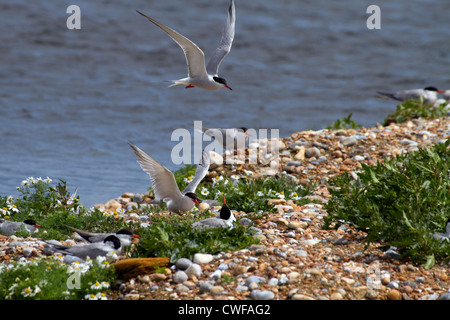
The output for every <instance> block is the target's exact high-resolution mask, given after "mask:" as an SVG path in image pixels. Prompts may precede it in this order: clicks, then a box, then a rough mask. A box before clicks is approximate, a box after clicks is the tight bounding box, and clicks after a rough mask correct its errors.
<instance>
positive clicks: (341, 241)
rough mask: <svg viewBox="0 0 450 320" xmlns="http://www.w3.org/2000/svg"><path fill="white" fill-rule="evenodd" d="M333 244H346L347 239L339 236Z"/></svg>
mask: <svg viewBox="0 0 450 320" xmlns="http://www.w3.org/2000/svg"><path fill="white" fill-rule="evenodd" d="M333 244H334V245H346V244H348V240H346V239H344V238H339V239H337V240H336V241H335V242H334V243H333Z"/></svg>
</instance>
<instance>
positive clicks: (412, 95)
mask: <svg viewBox="0 0 450 320" xmlns="http://www.w3.org/2000/svg"><path fill="white" fill-rule="evenodd" d="M377 92H378V94H380V95H382V96H383V97H387V98H391V99H394V100H398V101H405V100H409V99H412V100H419V99H420V97H423V102H424V103H427V104H433V103H434V102H435V101H436V100H437V98H438V97H437V94H438V93H444V91H443V90H438V89H437V88H435V87H426V88H424V89H411V90H401V91H397V92H395V93H388V92H380V91H377Z"/></svg>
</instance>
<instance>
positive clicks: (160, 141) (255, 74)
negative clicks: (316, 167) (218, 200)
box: [0, 0, 450, 206]
mask: <svg viewBox="0 0 450 320" xmlns="http://www.w3.org/2000/svg"><path fill="white" fill-rule="evenodd" d="M71 4H77V5H78V6H79V7H80V8H81V30H68V29H67V27H66V19H67V18H68V16H69V14H67V13H66V8H67V7H68V6H69V5H71ZM371 4H377V5H379V6H380V8H381V29H380V30H369V29H368V28H367V27H366V20H367V18H368V17H369V14H367V13H366V9H367V7H368V6H369V5H371ZM227 7H228V1H225V0H220V1H219V0H216V1H211V0H189V1H186V0H170V1H153V0H151V1H143V0H133V1H118V0H113V1H104V0H103V1H95V3H94V2H93V1H87V0H85V1H77V2H76V3H72V2H70V1H61V0H47V1H39V2H38V1H25V0H3V1H2V2H1V4H0V30H2V31H1V33H0V43H1V45H0V57H1V58H0V59H1V60H0V61H1V63H0V146H1V158H0V160H1V161H0V195H14V196H17V195H18V194H17V191H16V187H17V186H19V185H20V182H21V181H22V180H23V179H25V178H27V177H29V176H33V177H47V176H49V177H50V178H52V179H53V180H54V181H57V179H58V178H61V179H64V180H66V181H67V182H68V185H69V188H70V189H71V190H74V189H75V188H76V187H78V193H79V195H80V198H81V202H82V204H83V205H85V206H92V205H93V204H95V203H101V202H106V201H107V200H109V199H112V198H115V197H117V196H119V195H121V194H122V193H123V192H127V191H130V192H144V191H145V190H146V188H147V187H148V186H149V185H150V182H149V179H148V176H147V175H146V174H145V173H144V172H142V171H141V169H140V167H139V166H138V164H137V163H136V161H135V158H134V154H133V152H132V151H131V149H130V148H129V146H128V144H127V142H128V141H131V142H133V143H135V144H137V145H138V146H140V147H141V148H142V149H143V150H144V151H146V152H148V153H149V154H150V155H152V156H153V157H154V158H156V159H157V160H159V161H160V162H161V163H163V164H164V165H166V166H167V167H168V168H170V169H171V170H175V169H177V168H179V166H175V165H174V164H173V163H172V162H171V159H170V153H171V150H172V148H173V147H174V146H175V145H176V144H177V143H178V142H177V141H171V134H172V131H173V130H175V129H177V128H186V129H188V130H190V131H191V132H193V122H194V120H202V121H203V125H204V126H209V127H235V126H239V127H241V126H245V127H249V128H255V129H260V128H267V129H271V128H278V129H280V136H282V137H283V136H288V135H290V134H291V133H292V132H295V131H300V130H307V129H321V128H324V127H326V126H328V125H330V124H331V123H332V122H333V121H334V120H336V119H338V118H342V117H346V116H348V114H349V113H352V114H353V117H352V118H353V119H354V120H355V121H356V122H358V123H361V124H363V125H365V126H372V125H374V124H375V123H376V122H381V121H383V119H384V117H385V116H386V115H387V113H389V112H391V111H393V110H394V109H395V106H396V103H395V102H392V101H387V100H381V99H377V98H375V92H376V91H377V90H380V91H382V90H384V91H396V90H400V89H407V88H408V89H409V88H421V87H425V86H429V85H433V86H437V87H439V88H443V89H450V73H449V72H448V70H449V69H450V59H449V58H450V57H449V54H450V41H449V39H450V20H449V15H448V12H450V2H449V1H444V0H427V1H419V0H408V1H406V0H404V1H376V2H375V1H361V0H347V1H325V0H318V1H299V0H284V1H269V0H255V1H242V0H236V13H237V22H236V23H237V24H236V36H235V40H234V44H233V48H232V51H231V53H230V54H229V55H228V57H227V58H226V59H225V60H224V62H223V63H222V65H221V72H220V75H221V76H223V77H224V78H226V79H227V81H228V83H229V85H230V86H231V87H232V88H233V91H229V90H226V89H222V90H218V91H212V92H210V91H205V90H201V89H198V88H195V89H185V88H183V87H174V88H167V86H168V84H169V82H167V81H166V80H171V79H179V78H182V77H185V76H186V73H187V70H186V64H185V59H184V56H183V53H182V51H181V49H180V48H179V47H178V46H177V45H176V44H175V43H174V42H173V41H172V40H171V39H170V38H169V37H168V36H167V35H166V34H165V33H163V32H162V31H161V30H160V29H158V28H157V27H156V26H154V25H152V24H151V23H150V22H149V21H147V20H146V19H144V18H143V17H141V16H140V15H138V14H137V13H136V11H135V10H136V9H138V10H140V11H143V12H145V13H147V14H148V15H150V16H152V17H154V18H156V19H158V20H160V21H161V22H163V23H165V24H167V25H169V26H170V27H172V28H174V29H175V30H177V31H179V32H180V33H182V34H184V35H185V36H187V37H189V38H190V39H192V40H193V41H194V42H196V43H197V44H198V45H199V46H200V47H201V48H202V49H204V51H205V54H206V58H207V59H208V57H209V56H210V54H211V52H212V51H213V50H214V49H215V47H216V45H217V43H218V41H219V38H220V35H221V31H222V26H223V23H224V20H225V17H226V12H227Z"/></svg>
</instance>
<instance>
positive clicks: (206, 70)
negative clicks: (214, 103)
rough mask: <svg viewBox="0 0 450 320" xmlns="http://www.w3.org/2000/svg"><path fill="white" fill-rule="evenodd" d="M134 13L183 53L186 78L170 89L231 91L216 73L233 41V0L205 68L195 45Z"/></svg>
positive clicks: (174, 32)
mask: <svg viewBox="0 0 450 320" xmlns="http://www.w3.org/2000/svg"><path fill="white" fill-rule="evenodd" d="M136 11H137V12H138V13H139V14H141V15H142V16H144V17H145V18H147V19H148V20H150V21H151V22H152V23H154V24H155V25H156V26H158V27H159V28H161V29H162V30H163V31H164V32H166V33H167V34H168V35H169V36H170V37H171V38H172V39H173V40H174V41H175V42H176V43H177V44H178V45H179V46H180V47H181V49H183V51H184V54H185V56H186V62H187V66H188V77H187V78H183V79H179V80H171V81H172V82H173V84H172V85H170V87H173V86H177V85H185V86H186V88H193V87H199V88H202V89H206V90H217V89H220V88H228V89H230V90H231V88H230V87H229V86H228V84H227V82H226V80H225V79H224V78H221V77H219V76H218V73H219V66H220V63H221V62H222V60H223V59H224V58H225V57H226V56H227V55H228V53H229V52H230V50H231V45H232V43H233V39H234V29H235V21H236V14H235V5H234V0H231V1H230V7H229V9H228V17H227V20H226V21H225V26H224V29H223V34H222V39H221V41H220V44H219V46H218V47H217V49H216V51H215V52H214V54H213V56H212V57H211V58H210V60H209V62H208V65H207V66H206V67H205V54H204V53H203V51H202V50H201V49H200V48H199V47H198V46H197V45H196V44H195V43H193V42H192V41H191V40H189V39H188V38H186V37H184V36H182V35H181V34H179V33H178V32H176V31H175V30H173V29H171V28H169V27H167V26H165V25H164V24H162V23H160V22H158V21H156V20H155V19H153V18H150V17H149V16H147V15H145V14H143V13H142V12H140V11H138V10H136Z"/></svg>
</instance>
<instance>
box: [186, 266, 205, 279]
mask: <svg viewBox="0 0 450 320" xmlns="http://www.w3.org/2000/svg"><path fill="white" fill-rule="evenodd" d="M185 272H186V274H187V275H188V277H190V276H196V277H197V278H198V277H200V276H201V275H202V267H201V266H200V265H199V264H197V263H193V264H191V266H190V267H189V268H187V269H186V270H185Z"/></svg>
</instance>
